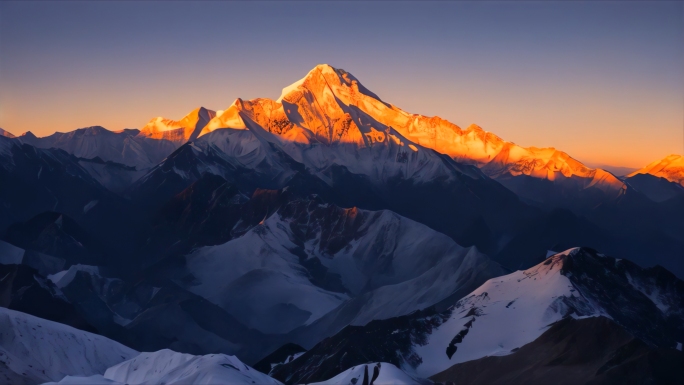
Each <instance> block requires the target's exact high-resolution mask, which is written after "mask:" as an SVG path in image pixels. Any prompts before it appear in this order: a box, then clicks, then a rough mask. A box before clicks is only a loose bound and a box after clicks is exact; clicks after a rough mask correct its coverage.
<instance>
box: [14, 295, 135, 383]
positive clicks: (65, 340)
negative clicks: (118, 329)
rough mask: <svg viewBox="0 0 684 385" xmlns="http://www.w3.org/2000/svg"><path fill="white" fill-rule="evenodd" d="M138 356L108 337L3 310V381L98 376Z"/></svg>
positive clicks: (56, 379) (34, 380)
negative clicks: (67, 376) (111, 367)
mask: <svg viewBox="0 0 684 385" xmlns="http://www.w3.org/2000/svg"><path fill="white" fill-rule="evenodd" d="M137 354H138V352H136V351H134V350H132V349H129V348H127V347H125V346H123V345H121V344H119V343H118V342H114V341H112V340H110V339H107V338H105V337H102V336H99V335H96V334H92V333H88V332H84V331H81V330H78V329H74V328H72V327H69V326H66V325H63V324H59V323H56V322H52V321H47V320H44V319H41V318H37V317H34V316H31V315H28V314H24V313H20V312H17V311H13V310H9V309H6V308H0V381H2V382H3V383H18V382H20V381H21V382H24V383H33V384H35V383H42V382H46V381H59V380H61V379H62V378H63V377H64V376H66V375H85V376H89V375H94V374H100V373H104V371H105V370H106V369H107V368H108V367H110V366H112V365H115V364H118V363H119V362H122V361H125V360H127V359H130V358H132V357H135V356H136V355H137Z"/></svg>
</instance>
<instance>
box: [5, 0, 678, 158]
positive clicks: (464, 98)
mask: <svg viewBox="0 0 684 385" xmlns="http://www.w3.org/2000/svg"><path fill="white" fill-rule="evenodd" d="M318 63H328V64H331V65H333V66H335V67H338V68H343V69H345V70H347V71H349V72H351V73H352V74H354V75H355V76H356V77H357V78H358V79H359V80H360V81H361V82H362V83H363V84H364V85H365V86H366V87H367V88H369V89H371V90H372V91H374V92H375V93H376V94H378V95H379V96H380V97H381V98H383V99H384V100H385V101H387V102H390V103H393V104H395V105H397V106H398V107H400V108H402V109H404V110H406V111H409V112H413V113H420V114H424V115H438V116H441V117H443V118H445V119H448V120H450V121H452V122H454V123H456V124H458V125H459V126H461V127H463V128H465V127H467V126H468V125H469V124H471V123H476V124H478V125H480V126H482V127H483V128H484V129H486V130H488V131H491V132H494V133H495V134H497V135H499V136H501V137H502V138H504V139H506V140H510V141H513V142H516V143H518V144H520V145H523V146H537V147H546V146H553V147H556V148H559V149H562V150H564V151H566V152H568V153H569V154H571V155H572V156H573V157H575V158H577V159H579V160H581V161H584V162H587V163H590V164H610V165H622V166H628V167H641V166H644V165H645V164H646V163H649V162H651V161H653V160H656V159H659V158H662V157H664V156H665V155H667V154H670V153H680V154H681V153H683V152H684V150H683V146H684V3H683V2H680V1H678V2H654V1H648V2H635V1H629V2H573V1H555V2H396V3H394V2H393V3H390V2H372V3H361V2H315V1H308V2H284V1H279V2H249V3H248V2H144V3H141V2H82V1H81V2H6V1H3V2H0V127H2V128H4V129H6V130H8V131H10V132H12V133H14V134H20V133H22V132H25V131H27V130H30V131H33V132H34V133H35V134H36V135H38V136H43V135H48V134H51V133H53V132H55V131H62V132H64V131H70V130H73V129H75V128H79V127H85V126H91V125H101V126H104V127H106V128H108V129H111V130H118V129H122V128H124V127H137V128H140V127H142V126H143V125H145V123H146V122H147V121H149V120H150V119H151V118H153V117H155V116H164V117H168V118H172V119H180V118H181V117H183V116H184V115H185V114H186V113H187V112H189V111H190V110H192V109H193V108H195V107H198V106H200V105H201V106H205V107H207V108H211V109H224V108H226V107H228V106H229V105H230V104H231V103H232V102H233V100H234V99H235V98H238V97H241V98H245V99H250V98H255V97H269V98H277V97H278V96H279V95H280V90H281V89H282V88H283V87H285V86H287V85H289V84H290V83H293V82H295V81H296V80H298V79H299V78H301V77H302V76H304V75H305V74H306V73H307V72H308V71H309V70H310V69H311V68H313V66H315V65H316V64H318Z"/></svg>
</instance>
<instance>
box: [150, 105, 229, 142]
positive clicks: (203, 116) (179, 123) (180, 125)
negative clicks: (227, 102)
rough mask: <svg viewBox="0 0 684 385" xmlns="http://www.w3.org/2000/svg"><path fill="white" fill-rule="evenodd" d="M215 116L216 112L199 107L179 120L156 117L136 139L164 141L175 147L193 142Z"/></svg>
mask: <svg viewBox="0 0 684 385" xmlns="http://www.w3.org/2000/svg"><path fill="white" fill-rule="evenodd" d="M214 116H216V112H214V111H212V110H208V109H206V108H204V107H199V108H196V109H194V110H192V111H191V112H190V113H189V114H187V115H186V116H185V117H183V119H181V120H171V119H166V118H162V117H161V116H160V117H157V118H154V119H152V120H150V122H149V123H147V125H145V127H143V128H142V129H141V130H140V133H139V134H138V137H145V138H152V139H166V140H168V141H171V142H173V143H175V144H176V145H177V146H180V145H181V144H183V143H185V142H187V141H189V140H195V139H196V138H197V136H198V135H199V133H200V131H202V129H203V128H204V126H206V124H207V123H208V122H209V121H210V120H211V119H213V118H214Z"/></svg>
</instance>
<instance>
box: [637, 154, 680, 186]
mask: <svg viewBox="0 0 684 385" xmlns="http://www.w3.org/2000/svg"><path fill="white" fill-rule="evenodd" d="M637 174H651V175H654V176H657V177H661V178H665V179H667V180H669V181H670V182H675V183H679V184H681V185H682V186H684V156H682V155H677V154H672V155H668V156H666V157H665V158H663V159H661V160H656V161H655V162H653V163H650V164H649V165H648V166H646V167H644V168H642V169H641V170H637V171H634V172H633V173H631V174H629V175H627V177H633V176H635V175H637Z"/></svg>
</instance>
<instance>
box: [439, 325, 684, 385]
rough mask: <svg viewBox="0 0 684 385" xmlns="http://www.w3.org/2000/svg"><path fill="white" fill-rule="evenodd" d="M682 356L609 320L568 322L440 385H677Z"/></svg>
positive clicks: (465, 366)
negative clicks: (648, 342) (643, 339)
mask: <svg viewBox="0 0 684 385" xmlns="http://www.w3.org/2000/svg"><path fill="white" fill-rule="evenodd" d="M682 360H684V354H682V352H681V351H679V350H676V349H672V348H654V347H652V346H649V345H648V344H645V343H644V342H642V341H641V340H639V339H637V338H635V337H634V336H632V335H630V334H629V333H628V332H626V331H625V330H624V329H623V328H622V327H620V326H619V325H617V324H616V323H615V322H613V321H611V320H610V319H608V318H605V317H591V318H585V319H573V318H566V319H563V320H561V321H558V322H556V323H555V324H553V325H552V326H551V327H550V328H549V329H548V330H547V331H545V332H544V334H542V335H541V336H540V337H539V338H537V339H536V340H534V341H533V342H530V343H529V344H527V345H524V346H522V347H521V348H520V349H518V350H516V351H515V352H514V353H512V354H510V355H506V356H500V357H484V358H480V359H477V360H474V361H468V362H464V363H461V364H456V365H454V366H452V367H450V368H449V369H447V370H445V371H443V372H441V373H438V374H435V375H434V376H432V377H430V378H431V379H432V380H433V381H435V382H436V383H441V384H512V383H516V384H551V383H553V384H573V385H574V384H596V385H598V384H625V383H634V384H637V383H638V384H647V383H652V384H677V383H681V382H682V381H684V368H683V367H682V365H681V363H682Z"/></svg>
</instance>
